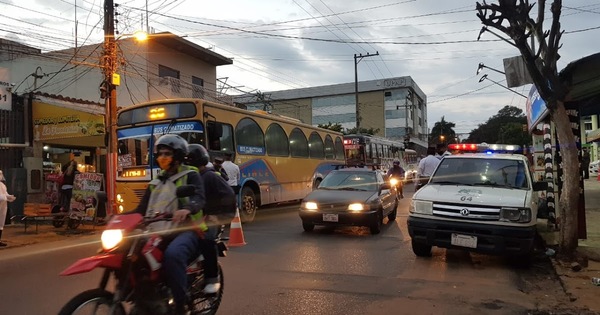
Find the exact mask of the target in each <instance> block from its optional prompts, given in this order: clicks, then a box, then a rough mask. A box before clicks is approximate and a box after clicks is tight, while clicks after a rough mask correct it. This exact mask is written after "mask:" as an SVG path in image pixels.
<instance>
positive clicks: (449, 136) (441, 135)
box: [429, 116, 456, 145]
mask: <svg viewBox="0 0 600 315" xmlns="http://www.w3.org/2000/svg"><path fill="white" fill-rule="evenodd" d="M454 127H456V124H455V123H453V122H449V121H446V119H445V117H444V116H442V118H441V120H440V121H438V122H436V123H435V124H434V125H433V128H431V133H429V144H430V145H433V144H438V143H456V132H455V131H454V129H453V128H454Z"/></svg>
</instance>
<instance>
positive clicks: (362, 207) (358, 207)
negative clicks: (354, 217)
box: [348, 202, 370, 211]
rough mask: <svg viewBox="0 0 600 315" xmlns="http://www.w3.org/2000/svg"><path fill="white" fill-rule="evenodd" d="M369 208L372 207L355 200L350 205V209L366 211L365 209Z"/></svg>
mask: <svg viewBox="0 0 600 315" xmlns="http://www.w3.org/2000/svg"><path fill="white" fill-rule="evenodd" d="M369 209H370V207H369V205H365V204H363V203H360V202H355V203H351V204H349V205H348V210H349V211H364V210H369Z"/></svg>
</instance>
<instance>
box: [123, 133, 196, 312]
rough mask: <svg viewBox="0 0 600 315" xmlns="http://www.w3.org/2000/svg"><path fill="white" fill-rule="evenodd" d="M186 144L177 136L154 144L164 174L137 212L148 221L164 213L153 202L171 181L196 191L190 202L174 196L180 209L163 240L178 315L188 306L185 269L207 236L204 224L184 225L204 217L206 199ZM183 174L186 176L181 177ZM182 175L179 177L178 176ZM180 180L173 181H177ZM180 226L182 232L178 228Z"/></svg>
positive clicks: (166, 271) (173, 211)
mask: <svg viewBox="0 0 600 315" xmlns="http://www.w3.org/2000/svg"><path fill="white" fill-rule="evenodd" d="M187 145H188V143H187V141H186V140H185V139H183V138H182V137H180V136H179V135H175V134H165V135H162V136H161V137H160V138H159V139H158V140H157V141H156V144H155V149H154V156H155V160H156V163H157V164H158V165H159V166H160V168H161V172H160V173H159V175H158V180H153V181H151V182H150V184H149V185H148V188H147V189H146V191H145V193H144V196H143V197H142V199H141V201H140V203H139V205H138V207H137V208H136V209H135V210H134V212H137V213H140V214H141V215H143V216H145V217H154V216H156V215H157V214H159V213H157V212H161V211H162V210H161V209H154V203H153V201H152V200H154V199H155V198H156V196H157V195H158V194H160V192H159V191H161V189H159V188H160V187H162V186H161V184H165V183H166V182H167V181H168V180H172V181H173V182H174V184H175V185H176V186H177V187H179V186H182V185H192V186H194V187H195V193H194V195H192V196H190V197H187V198H180V199H178V200H177V196H176V195H173V196H172V198H173V199H172V200H173V201H174V200H177V205H175V207H173V209H171V210H167V211H170V212H171V214H172V224H173V226H171V227H168V231H169V233H168V234H165V235H164V236H163V242H162V243H161V245H162V244H164V245H163V246H166V249H165V250H164V257H163V269H164V275H165V280H166V283H167V285H168V286H169V288H170V289H171V291H172V294H173V298H174V302H175V309H176V314H186V312H187V310H186V305H187V303H188V292H187V288H188V283H187V275H186V268H187V266H188V264H189V263H191V262H192V261H193V260H194V259H195V258H197V257H198V256H199V255H200V254H201V252H200V250H201V248H202V247H201V236H202V234H203V233H205V232H206V230H207V227H206V225H205V224H203V223H200V224H197V225H194V226H193V227H192V224H189V222H187V223H188V224H189V225H188V226H185V225H184V226H183V228H182V225H183V223H184V222H186V221H188V216H191V215H195V216H200V217H201V215H202V208H204V205H205V202H206V199H205V195H204V182H203V181H202V178H201V177H200V175H199V174H198V172H196V171H195V170H194V169H193V168H191V167H189V166H187V165H184V164H183V162H184V159H185V157H186V155H187ZM182 172H184V173H185V175H182V176H181V173H182ZM178 174H179V175H178ZM177 176H180V177H179V178H177V179H175V180H173V178H174V177H177ZM177 225H178V226H179V228H177Z"/></svg>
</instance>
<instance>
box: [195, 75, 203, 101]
mask: <svg viewBox="0 0 600 315" xmlns="http://www.w3.org/2000/svg"><path fill="white" fill-rule="evenodd" d="M192 97H193V98H204V79H201V78H198V77H195V76H192Z"/></svg>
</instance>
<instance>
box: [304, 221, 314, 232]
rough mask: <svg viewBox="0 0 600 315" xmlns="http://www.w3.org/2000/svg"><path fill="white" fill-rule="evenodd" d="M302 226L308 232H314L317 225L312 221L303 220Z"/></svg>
mask: <svg viewBox="0 0 600 315" xmlns="http://www.w3.org/2000/svg"><path fill="white" fill-rule="evenodd" d="M302 228H303V229H304V231H306V232H312V231H313V230H314V229H315V225H314V224H312V223H307V222H302Z"/></svg>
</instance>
